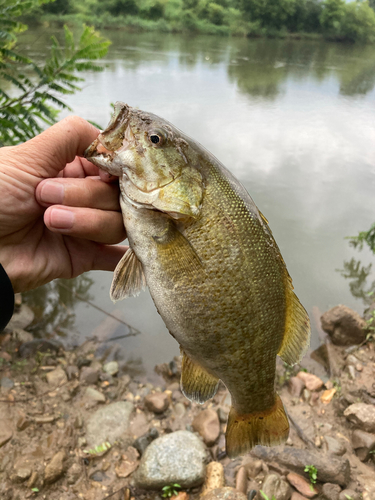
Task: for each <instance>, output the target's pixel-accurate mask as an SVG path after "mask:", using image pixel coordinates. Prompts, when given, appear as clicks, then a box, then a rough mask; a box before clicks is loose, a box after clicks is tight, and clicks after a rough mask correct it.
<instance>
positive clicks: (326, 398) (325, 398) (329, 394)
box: [320, 388, 337, 405]
mask: <svg viewBox="0 0 375 500" xmlns="http://www.w3.org/2000/svg"><path fill="white" fill-rule="evenodd" d="M336 391H337V389H335V388H332V389H327V390H326V391H324V392H323V394H322V395H321V396H320V400H321V402H322V403H323V404H325V405H328V404H329V403H330V402H331V401H332V398H333V396H334V395H335V394H336Z"/></svg>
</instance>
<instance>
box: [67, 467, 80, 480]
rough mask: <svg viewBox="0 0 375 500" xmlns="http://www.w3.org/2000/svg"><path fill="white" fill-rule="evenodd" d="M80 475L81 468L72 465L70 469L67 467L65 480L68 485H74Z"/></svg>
mask: <svg viewBox="0 0 375 500" xmlns="http://www.w3.org/2000/svg"><path fill="white" fill-rule="evenodd" d="M81 474H82V467H81V466H80V465H79V464H77V463H74V464H73V465H72V466H71V467H69V469H68V472H67V473H66V480H67V482H68V484H74V483H76V482H77V481H78V479H79V478H80V476H81Z"/></svg>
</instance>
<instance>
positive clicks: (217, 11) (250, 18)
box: [34, 0, 375, 42]
mask: <svg viewBox="0 0 375 500" xmlns="http://www.w3.org/2000/svg"><path fill="white" fill-rule="evenodd" d="M374 7H375V0H370V1H368V0H357V1H351V2H345V0H215V1H211V0H56V1H54V2H52V3H47V4H44V5H43V6H42V7H40V9H39V11H34V14H35V17H38V18H40V15H42V19H43V15H44V16H45V19H55V20H62V21H69V20H74V19H76V20H79V21H81V22H82V21H83V22H90V23H91V24H94V25H95V26H97V27H107V26H108V27H110V26H128V27H133V28H139V29H146V30H147V29H149V30H161V31H171V32H181V31H182V32H183V31H189V32H199V33H212V34H227V35H230V34H232V35H244V36H287V35H288V34H320V35H323V36H325V37H326V38H329V39H333V40H340V41H361V42H374V41H375V12H374Z"/></svg>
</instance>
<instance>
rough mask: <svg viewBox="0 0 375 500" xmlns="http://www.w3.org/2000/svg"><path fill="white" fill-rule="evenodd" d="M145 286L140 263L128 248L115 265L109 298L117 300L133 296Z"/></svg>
mask: <svg viewBox="0 0 375 500" xmlns="http://www.w3.org/2000/svg"><path fill="white" fill-rule="evenodd" d="M145 288H146V278H145V275H144V272H143V268H142V264H141V262H140V261H139V260H138V258H137V256H136V255H135V253H134V251H133V250H132V249H131V248H129V250H128V251H127V252H126V253H125V254H124V255H123V257H122V259H121V260H120V262H119V263H118V264H117V266H116V269H115V272H114V275H113V280H112V285H111V291H110V296H111V299H112V300H113V302H117V301H118V300H122V299H126V298H127V297H135V296H136V295H138V294H139V293H140V292H141V291H142V290H144V289H145Z"/></svg>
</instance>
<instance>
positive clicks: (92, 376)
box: [79, 366, 99, 384]
mask: <svg viewBox="0 0 375 500" xmlns="http://www.w3.org/2000/svg"><path fill="white" fill-rule="evenodd" d="M98 379H99V370H97V369H96V368H92V367H91V366H84V367H83V368H82V370H81V375H80V377H79V380H80V381H81V382H83V383H86V384H96V383H97V381H98Z"/></svg>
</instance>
